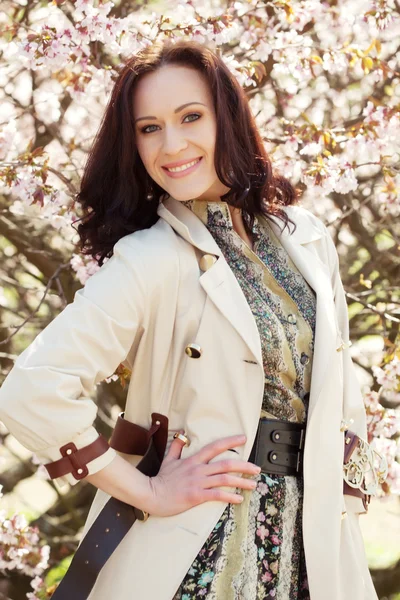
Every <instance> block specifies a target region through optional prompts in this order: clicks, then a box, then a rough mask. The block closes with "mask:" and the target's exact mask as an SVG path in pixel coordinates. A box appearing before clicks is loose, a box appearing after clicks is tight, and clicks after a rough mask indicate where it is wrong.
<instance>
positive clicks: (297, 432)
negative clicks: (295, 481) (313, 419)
mask: <svg viewBox="0 0 400 600" xmlns="http://www.w3.org/2000/svg"><path fill="white" fill-rule="evenodd" d="M305 435H306V424H305V423H291V422H289V421H282V420H280V419H267V418H264V417H262V418H261V419H260V420H259V423H258V428H257V433H256V437H255V439H254V444H253V447H252V449H251V452H250V456H249V462H252V463H254V464H256V465H258V466H259V467H261V470H262V471H263V472H264V473H271V474H274V475H296V476H299V475H302V474H303V453H304V441H305Z"/></svg>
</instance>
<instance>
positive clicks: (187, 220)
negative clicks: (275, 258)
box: [157, 196, 324, 256]
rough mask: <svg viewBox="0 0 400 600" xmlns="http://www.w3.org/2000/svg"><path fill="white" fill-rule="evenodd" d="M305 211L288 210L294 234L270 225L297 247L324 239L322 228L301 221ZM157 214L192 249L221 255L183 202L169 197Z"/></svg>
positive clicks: (211, 238)
mask: <svg viewBox="0 0 400 600" xmlns="http://www.w3.org/2000/svg"><path fill="white" fill-rule="evenodd" d="M302 211H303V209H302V208H301V207H299V206H287V207H285V212H286V213H287V215H288V216H289V217H290V218H291V219H292V220H293V221H294V222H295V223H296V225H297V228H296V230H295V231H293V233H291V232H290V233H289V231H288V229H287V228H285V230H284V231H283V232H282V233H281V229H280V227H281V225H280V221H279V220H278V219H276V218H273V221H274V222H273V223H271V222H270V223H271V226H272V227H273V229H274V231H275V233H277V234H279V235H282V237H287V236H290V238H291V241H292V242H294V243H295V244H308V243H309V242H314V241H316V240H318V239H320V238H321V237H323V235H324V233H323V231H322V229H321V228H320V227H318V226H317V225H316V224H315V223H314V222H313V220H312V219H304V218H303V219H302V218H300V217H301V213H302ZM157 213H158V215H159V216H160V217H162V218H163V219H164V220H165V221H167V223H169V224H170V225H171V227H173V229H175V231H177V233H179V234H180V235H181V236H182V237H183V238H184V239H186V240H187V241H188V242H190V243H191V244H192V245H193V246H196V247H197V248H199V250H202V251H203V252H206V253H208V254H215V255H216V256H221V250H220V249H219V246H218V245H217V244H216V242H215V241H214V238H213V237H212V235H211V234H210V233H209V231H208V230H207V228H206V227H205V226H204V223H202V221H201V220H200V219H199V218H198V217H197V216H196V215H195V214H194V213H193V211H191V210H190V209H189V208H187V207H186V206H185V205H184V204H183V203H182V202H180V201H179V200H176V199H175V198H172V197H171V196H170V197H169V198H167V199H166V200H164V201H163V202H160V204H159V206H158V209H157ZM290 228H291V231H292V229H293V226H290Z"/></svg>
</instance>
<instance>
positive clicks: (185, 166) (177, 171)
mask: <svg viewBox="0 0 400 600" xmlns="http://www.w3.org/2000/svg"><path fill="white" fill-rule="evenodd" d="M199 160H200V158H197V159H196V160H194V161H192V162H190V163H186V165H181V166H180V167H174V168H173V169H167V171H171V173H179V171H186V169H189V167H192V166H193V165H195V164H196V163H198V162H199Z"/></svg>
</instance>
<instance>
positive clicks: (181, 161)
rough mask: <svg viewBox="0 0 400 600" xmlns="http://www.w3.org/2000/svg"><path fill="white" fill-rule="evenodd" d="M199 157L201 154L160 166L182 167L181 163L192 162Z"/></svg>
mask: <svg viewBox="0 0 400 600" xmlns="http://www.w3.org/2000/svg"><path fill="white" fill-rule="evenodd" d="M199 158H201V156H195V157H194V158H189V159H186V160H179V161H177V162H174V163H168V164H167V165H162V168H163V169H175V167H182V166H183V165H187V164H189V163H191V162H193V161H194V160H199Z"/></svg>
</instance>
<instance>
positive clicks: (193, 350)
mask: <svg viewBox="0 0 400 600" xmlns="http://www.w3.org/2000/svg"><path fill="white" fill-rule="evenodd" d="M185 352H186V354H187V355H188V356H190V358H200V356H201V353H202V349H201V347H200V346H199V345H198V344H188V345H187V346H186V348H185Z"/></svg>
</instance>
